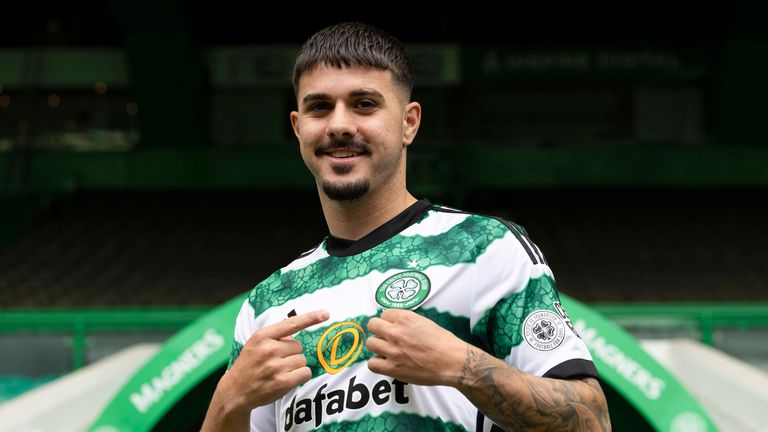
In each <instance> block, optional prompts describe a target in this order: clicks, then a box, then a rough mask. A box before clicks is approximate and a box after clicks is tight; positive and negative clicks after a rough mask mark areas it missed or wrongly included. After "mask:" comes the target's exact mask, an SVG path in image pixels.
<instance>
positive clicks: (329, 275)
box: [203, 23, 610, 431]
mask: <svg viewBox="0 0 768 432" xmlns="http://www.w3.org/2000/svg"><path fill="white" fill-rule="evenodd" d="M293 82H294V89H295V92H296V97H297V103H298V110H297V111H294V112H292V113H291V124H292V126H293V130H294V132H295V134H296V137H297V138H298V140H299V145H300V149H301V156H302V158H303V159H304V162H305V163H306V165H307V167H308V168H309V170H310V171H311V172H312V175H313V176H314V177H315V181H316V183H317V189H318V194H319V196H320V203H321V205H322V208H323V213H324V215H325V219H326V222H327V224H328V228H329V231H330V235H329V236H328V237H327V238H326V239H324V240H323V242H322V243H321V244H320V245H318V246H317V247H316V248H314V249H312V250H310V251H308V252H305V253H304V254H303V255H301V256H300V257H299V258H297V259H296V260H295V261H293V262H292V263H290V264H289V265H287V266H286V267H284V268H282V269H280V270H279V271H277V272H275V273H274V274H273V275H272V276H270V277H269V278H267V279H266V280H264V281H263V282H261V283H260V284H259V285H257V286H256V288H254V289H253V291H252V292H251V293H250V295H249V297H248V299H247V300H246V301H245V302H244V304H243V307H242V310H241V312H240V314H239V315H238V317H237V322H236V329H235V346H234V348H233V353H232V359H231V361H230V369H229V371H228V372H227V373H226V374H225V375H224V376H223V377H222V378H221V380H220V382H219V384H218V387H217V389H216V392H215V394H214V396H213V400H212V401H211V405H210V408H209V410H208V414H207V416H206V420H205V424H204V425H203V430H206V431H214V430H217V431H224V430H226V431H236V430H243V431H245V430H249V428H250V430H252V431H299V430H302V431H303V430H318V429H319V430H355V431H368V430H378V431H400V430H421V431H432V430H440V431H443V430H451V431H454V430H457V431H458V430H467V431H488V430H492V428H496V430H497V429H498V427H496V426H495V425H494V423H495V424H496V425H499V426H501V427H502V428H504V429H507V430H539V429H541V430H568V431H573V430H609V429H610V422H609V419H608V410H607V406H606V402H605V398H604V396H603V392H602V390H601V389H600V385H599V383H598V382H597V380H596V379H595V378H596V377H597V373H596V370H595V368H594V366H593V364H592V361H591V357H590V355H589V352H588V351H587V349H586V347H585V345H584V343H582V341H581V339H580V338H579V337H578V335H577V334H576V332H575V331H574V330H573V328H572V326H571V323H570V320H569V319H568V316H567V315H566V314H565V311H564V310H563V309H562V307H561V306H560V303H559V298H558V294H557V290H556V288H555V282H554V278H553V275H552V273H551V271H550V269H549V267H548V266H547V264H546V261H545V260H544V256H543V255H542V253H541V251H540V250H539V249H538V247H537V246H536V245H535V244H534V243H533V242H531V241H530V239H529V238H528V236H527V233H526V232H525V230H523V229H522V228H521V227H519V226H517V225H515V224H513V223H510V222H507V221H504V220H501V219H497V218H494V217H487V216H479V215H474V214H469V213H465V212H462V211H458V210H455V209H450V208H447V207H441V206H436V205H433V204H431V203H429V201H427V200H417V199H416V198H414V197H413V196H412V195H411V194H410V193H409V192H408V190H407V189H406V181H405V177H406V173H405V167H406V153H407V151H406V150H407V147H408V146H409V145H410V144H411V143H412V142H413V140H414V138H415V137H416V133H417V131H418V129H419V123H420V120H421V106H420V105H419V104H418V103H417V102H411V101H410V93H411V88H412V79H411V73H410V68H409V65H408V60H407V57H406V55H405V52H404V50H403V48H402V46H401V45H400V44H399V42H398V41H397V40H395V39H394V38H392V37H391V36H389V35H388V34H386V33H384V32H382V31H381V30H378V29H375V28H372V27H370V26H367V25H364V24H360V23H344V24H339V25H336V26H332V27H329V28H326V29H324V30H321V31H320V32H318V33H316V34H315V35H314V36H312V37H311V38H310V39H309V40H308V41H307V42H306V43H305V44H304V46H303V47H302V49H301V51H300V53H299V55H298V58H297V61H296V66H295V68H294V79H293ZM317 309H320V310H317Z"/></svg>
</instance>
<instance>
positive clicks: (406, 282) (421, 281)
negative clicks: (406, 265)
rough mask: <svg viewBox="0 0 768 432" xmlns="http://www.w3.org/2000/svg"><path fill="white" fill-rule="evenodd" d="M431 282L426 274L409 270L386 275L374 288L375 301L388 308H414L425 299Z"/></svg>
mask: <svg viewBox="0 0 768 432" xmlns="http://www.w3.org/2000/svg"><path fill="white" fill-rule="evenodd" d="M430 288H431V284H430V282H429V278H428V277H427V275H425V274H424V273H422V272H420V271H415V270H410V271H404V272H400V273H397V274H395V275H392V276H390V277H388V278H387V279H386V280H385V281H384V282H382V283H381V285H379V288H378V289H377V290H376V302H377V303H378V304H380V305H382V306H384V307H385V308H389V309H415V308H416V307H418V306H419V305H420V304H422V303H423V302H424V300H426V298H427V296H428V295H429V290H430Z"/></svg>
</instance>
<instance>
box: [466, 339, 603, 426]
mask: <svg viewBox="0 0 768 432" xmlns="http://www.w3.org/2000/svg"><path fill="white" fill-rule="evenodd" d="M457 388H458V389H459V390H461V391H462V393H464V395H465V396H467V398H469V400H470V401H472V403H473V404H474V405H475V406H476V407H478V409H479V410H480V411H482V412H483V413H484V414H485V415H487V416H488V417H490V418H491V420H493V421H494V422H495V423H496V424H498V425H499V426H501V427H503V428H504V429H505V430H508V431H517V430H525V431H528V430H548V431H554V430H563V431H592V430H597V431H610V430H611V422H610V419H609V417H608V406H607V405H606V402H605V396H604V395H603V391H602V389H601V388H600V384H599V383H598V382H597V380H595V379H594V378H585V379H574V380H560V379H550V378H540V377H536V376H533V375H530V374H526V373H523V372H521V371H520V370H519V369H517V368H515V367H512V366H510V365H508V364H506V363H504V362H503V361H501V360H499V359H497V358H495V357H493V356H491V355H489V354H487V353H486V352H484V351H482V350H480V349H479V348H476V347H473V346H471V345H469V344H467V359H466V361H465V363H464V365H463V367H462V370H461V375H460V376H459V379H458V380H457Z"/></svg>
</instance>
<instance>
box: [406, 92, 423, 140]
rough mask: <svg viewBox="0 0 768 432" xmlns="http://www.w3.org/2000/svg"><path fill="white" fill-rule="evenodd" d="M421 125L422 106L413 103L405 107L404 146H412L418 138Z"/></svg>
mask: <svg viewBox="0 0 768 432" xmlns="http://www.w3.org/2000/svg"><path fill="white" fill-rule="evenodd" d="M420 124H421V105H420V104H419V103H418V102H411V103H409V104H408V105H406V106H405V113H404V115H403V145H410V144H411V143H412V142H413V140H414V139H415V138H416V133H417V132H418V131H419V125H420Z"/></svg>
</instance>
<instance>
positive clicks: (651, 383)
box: [574, 320, 667, 400]
mask: <svg viewBox="0 0 768 432" xmlns="http://www.w3.org/2000/svg"><path fill="white" fill-rule="evenodd" d="M574 325H575V327H576V331H577V332H578V333H579V334H580V335H581V339H583V340H584V342H585V343H586V344H587V347H589V349H590V350H591V351H592V352H593V353H594V354H596V355H597V356H598V357H599V358H600V360H602V361H603V363H605V364H607V365H608V366H610V367H612V368H613V369H614V370H616V372H618V373H619V375H621V376H622V377H624V379H626V380H627V381H629V382H630V383H631V384H632V385H634V386H635V387H637V389H638V390H640V391H641V392H642V393H643V394H644V395H645V397H647V398H648V399H651V400H656V399H658V398H659V397H660V396H661V392H663V391H664V388H665V387H666V385H667V384H666V383H665V382H664V380H662V379H661V378H658V377H655V376H653V375H652V374H651V373H650V372H648V371H647V370H646V369H645V368H643V367H642V366H641V365H640V364H638V363H637V362H636V361H635V360H633V359H632V358H631V357H629V356H627V355H626V354H625V353H624V352H623V351H621V350H620V349H619V348H618V347H617V346H616V345H613V344H611V343H609V342H606V340H605V338H604V337H602V336H600V335H599V334H598V332H597V329H595V328H593V327H587V324H586V323H585V322H584V320H578V321H576V323H575V324H574Z"/></svg>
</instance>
